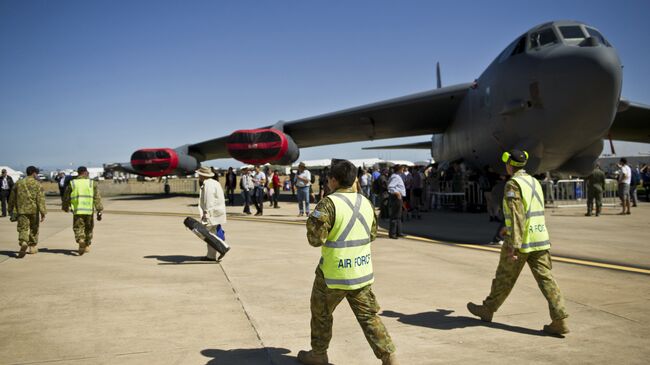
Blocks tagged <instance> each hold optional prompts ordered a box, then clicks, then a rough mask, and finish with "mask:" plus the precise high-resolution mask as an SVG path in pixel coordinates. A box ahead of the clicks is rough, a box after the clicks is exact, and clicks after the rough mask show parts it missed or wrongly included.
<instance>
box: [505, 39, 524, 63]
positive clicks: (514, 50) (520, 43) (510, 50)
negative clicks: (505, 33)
mask: <svg viewBox="0 0 650 365" xmlns="http://www.w3.org/2000/svg"><path fill="white" fill-rule="evenodd" d="M525 50H526V37H525V36H522V37H520V38H517V39H516V40H515V41H514V42H512V43H510V45H509V46H508V47H506V49H504V50H503V52H501V54H500V55H499V57H498V59H499V62H503V61H505V60H507V59H508V58H510V56H514V55H516V54H519V53H522V52H523V51H525Z"/></svg>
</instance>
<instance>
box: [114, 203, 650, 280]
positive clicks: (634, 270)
mask: <svg viewBox="0 0 650 365" xmlns="http://www.w3.org/2000/svg"><path fill="white" fill-rule="evenodd" d="M105 213H110V214H125V215H151V216H168V217H187V216H188V215H191V214H188V213H172V212H135V211H123V210H107V211H105ZM228 219H232V220H239V221H248V222H259V223H282V224H293V225H304V224H305V221H304V220H300V221H297V220H285V219H269V218H253V217H242V216H230V215H229V216H228ZM379 233H381V234H382V236H383V235H385V234H386V233H387V231H386V230H384V229H380V230H379ZM404 238H406V239H410V240H414V241H420V242H425V243H429V244H437V245H446V246H456V247H462V248H468V249H472V250H480V251H491V252H501V248H496V247H488V246H481V245H473V244H468V243H454V242H444V241H438V240H434V239H431V238H426V237H419V236H413V235H407V236H406V237H404ZM553 261H556V262H563V263H567V264H575V265H581V266H587V267H595V268H600V269H609V270H616V271H624V272H631V273H636V274H643V275H650V270H648V269H643V268H638V267H632V266H624V265H616V264H609V263H606V262H596V261H590V260H583V259H577V258H570V257H562V256H553Z"/></svg>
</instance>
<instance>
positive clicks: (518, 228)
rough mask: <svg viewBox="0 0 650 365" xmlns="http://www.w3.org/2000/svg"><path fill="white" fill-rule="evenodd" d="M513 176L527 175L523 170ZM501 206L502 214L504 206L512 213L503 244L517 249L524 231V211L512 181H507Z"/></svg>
mask: <svg viewBox="0 0 650 365" xmlns="http://www.w3.org/2000/svg"><path fill="white" fill-rule="evenodd" d="M515 176H528V174H527V173H526V171H524V170H519V171H517V172H515V174H514V176H513V177H515ZM503 205H504V207H503V211H504V212H505V211H506V210H505V208H506V207H505V206H506V205H507V206H508V208H510V212H512V229H511V230H510V231H508V233H507V234H506V236H505V237H504V240H503V241H504V242H503V244H504V246H510V247H513V248H514V249H519V248H520V247H521V241H522V240H523V236H524V230H525V229H526V212H525V211H524V201H523V200H522V199H521V189H520V188H519V185H518V184H517V183H516V182H515V180H514V179H510V180H508V182H507V183H506V187H505V189H504V190H503Z"/></svg>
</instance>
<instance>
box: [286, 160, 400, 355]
mask: <svg viewBox="0 0 650 365" xmlns="http://www.w3.org/2000/svg"><path fill="white" fill-rule="evenodd" d="M356 175H357V169H356V167H355V166H354V165H353V164H352V163H351V162H350V161H347V160H337V159H333V160H332V166H331V168H330V174H329V176H328V185H329V188H330V191H332V192H333V193H332V194H329V195H327V196H326V197H325V198H323V199H322V200H321V201H320V202H319V203H318V205H317V206H316V209H315V210H314V211H313V212H312V213H311V214H310V215H309V218H308V219H307V239H308V241H309V244H310V245H312V246H314V247H321V260H320V263H319V265H318V266H317V268H316V278H315V279H314V285H313V287H312V292H311V350H310V351H300V352H298V360H299V361H300V362H302V363H303V364H311V365H323V364H328V357H327V348H328V347H329V343H330V340H331V338H332V322H333V317H332V313H333V312H334V309H336V306H337V305H338V304H339V303H340V302H341V301H342V300H343V298H346V299H347V301H348V303H349V304H350V307H351V308H352V311H353V312H354V315H355V316H356V317H357V321H358V322H359V324H360V325H361V328H362V329H363V333H364V334H365V336H366V340H368V343H369V344H370V347H371V348H372V350H373V352H374V353H375V356H377V358H378V359H381V361H382V364H383V365H396V364H398V362H397V358H396V355H395V345H393V341H392V340H391V338H390V336H389V335H388V331H387V330H386V327H384V324H383V323H382V321H381V319H380V318H379V316H377V312H378V311H379V304H378V303H377V300H376V299H375V295H374V294H373V292H372V288H371V284H372V283H373V281H374V276H373V270H372V260H371V252H370V243H371V242H372V241H374V240H375V238H376V237H377V219H376V217H375V213H374V210H373V207H372V204H371V203H370V201H369V200H368V199H367V198H365V197H364V196H363V195H362V194H360V193H356V192H355V191H354V188H353V185H354V183H355V179H356ZM350 362H354V360H350V361H347V363H350Z"/></svg>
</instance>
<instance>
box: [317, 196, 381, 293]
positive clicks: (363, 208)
mask: <svg viewBox="0 0 650 365" xmlns="http://www.w3.org/2000/svg"><path fill="white" fill-rule="evenodd" d="M327 197H328V198H329V199H330V200H331V201H332V203H334V209H335V212H336V217H335V218H334V226H333V227H332V229H331V230H330V233H329V235H328V236H327V242H325V245H323V247H322V248H321V256H322V257H321V263H320V267H321V270H322V271H323V275H324V276H325V283H326V284H327V287H328V288H331V289H343V290H354V289H358V288H363V287H364V286H366V285H369V284H372V283H373V281H374V276H373V272H372V261H371V260H370V229H371V225H372V223H373V220H374V218H375V211H374V209H373V208H372V204H370V201H368V199H366V198H365V197H364V196H363V195H361V194H357V193H334V194H330V195H328V196H327ZM353 202H354V203H353Z"/></svg>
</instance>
